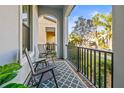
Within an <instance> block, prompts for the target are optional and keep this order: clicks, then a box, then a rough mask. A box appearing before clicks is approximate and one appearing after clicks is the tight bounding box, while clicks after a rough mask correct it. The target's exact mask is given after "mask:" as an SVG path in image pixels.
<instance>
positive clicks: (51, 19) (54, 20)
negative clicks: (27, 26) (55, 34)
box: [44, 16, 57, 23]
mask: <svg viewBox="0 0 124 93" xmlns="http://www.w3.org/2000/svg"><path fill="white" fill-rule="evenodd" d="M44 18H45V19H47V20H50V21H52V22H54V23H56V22H57V21H56V19H54V18H50V17H49V16H44Z"/></svg>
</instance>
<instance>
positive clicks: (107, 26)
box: [92, 12, 112, 49]
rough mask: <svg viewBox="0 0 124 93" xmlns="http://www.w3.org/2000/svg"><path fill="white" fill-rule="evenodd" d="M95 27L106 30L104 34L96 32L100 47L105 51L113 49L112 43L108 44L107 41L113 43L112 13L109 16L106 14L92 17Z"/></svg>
mask: <svg viewBox="0 0 124 93" xmlns="http://www.w3.org/2000/svg"><path fill="white" fill-rule="evenodd" d="M92 20H93V25H94V26H95V27H103V28H104V30H103V31H102V32H99V36H98V32H96V33H97V34H96V38H97V41H98V43H99V46H100V47H101V48H103V49H108V48H109V49H111V44H110V42H109V43H108V44H107V43H105V40H107V41H111V38H112V12H110V13H109V14H108V15H106V14H96V15H95V16H93V17H92Z"/></svg>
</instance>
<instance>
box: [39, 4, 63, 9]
mask: <svg viewBox="0 0 124 93" xmlns="http://www.w3.org/2000/svg"><path fill="white" fill-rule="evenodd" d="M41 6H44V7H50V8H59V9H62V8H64V5H41Z"/></svg>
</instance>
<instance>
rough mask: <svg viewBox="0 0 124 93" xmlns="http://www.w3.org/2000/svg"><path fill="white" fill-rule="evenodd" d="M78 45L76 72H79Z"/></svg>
mask: <svg viewBox="0 0 124 93" xmlns="http://www.w3.org/2000/svg"><path fill="white" fill-rule="evenodd" d="M79 61H80V60H79V47H77V72H79Z"/></svg>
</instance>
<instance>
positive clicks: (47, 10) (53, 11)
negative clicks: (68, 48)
mask: <svg viewBox="0 0 124 93" xmlns="http://www.w3.org/2000/svg"><path fill="white" fill-rule="evenodd" d="M38 13H39V17H40V16H43V15H49V16H53V17H55V18H56V19H57V38H56V40H57V57H58V58H63V9H59V8H51V7H45V6H39V7H38Z"/></svg>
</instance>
